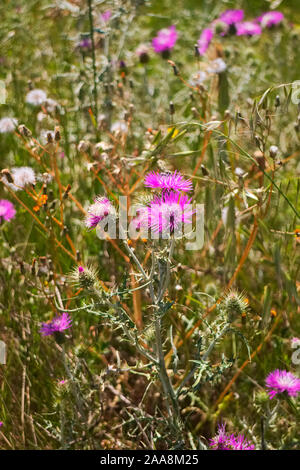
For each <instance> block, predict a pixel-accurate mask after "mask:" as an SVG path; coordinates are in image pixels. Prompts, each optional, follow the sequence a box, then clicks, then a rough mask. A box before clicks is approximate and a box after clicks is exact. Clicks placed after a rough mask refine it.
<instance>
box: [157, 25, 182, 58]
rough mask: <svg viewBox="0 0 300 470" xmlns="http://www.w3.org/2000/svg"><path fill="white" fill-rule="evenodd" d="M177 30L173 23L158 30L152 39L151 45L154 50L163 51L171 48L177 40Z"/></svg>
mask: <svg viewBox="0 0 300 470" xmlns="http://www.w3.org/2000/svg"><path fill="white" fill-rule="evenodd" d="M177 37H178V34H177V31H176V28H175V25H172V26H170V27H169V28H164V29H161V30H160V31H158V33H157V36H156V37H155V38H153V39H152V47H153V49H154V50H155V52H157V53H159V52H164V51H169V50H170V49H173V47H174V46H175V43H176V41H177Z"/></svg>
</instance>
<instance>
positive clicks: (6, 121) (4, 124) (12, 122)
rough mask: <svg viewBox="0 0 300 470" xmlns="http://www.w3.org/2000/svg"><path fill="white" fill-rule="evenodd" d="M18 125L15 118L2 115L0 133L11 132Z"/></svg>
mask: <svg viewBox="0 0 300 470" xmlns="http://www.w3.org/2000/svg"><path fill="white" fill-rule="evenodd" d="M17 125H18V121H17V119H15V118H11V117H4V118H2V119H0V134H5V133H9V132H13V131H14V130H15V128H16V127H17Z"/></svg>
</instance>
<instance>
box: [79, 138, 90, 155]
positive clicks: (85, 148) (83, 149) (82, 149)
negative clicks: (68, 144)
mask: <svg viewBox="0 0 300 470" xmlns="http://www.w3.org/2000/svg"><path fill="white" fill-rule="evenodd" d="M77 149H78V152H80V153H85V152H87V151H88V149H89V143H88V142H86V141H85V140H81V141H80V142H79V144H78V147H77Z"/></svg>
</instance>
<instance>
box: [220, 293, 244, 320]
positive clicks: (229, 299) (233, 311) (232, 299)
mask: <svg viewBox="0 0 300 470" xmlns="http://www.w3.org/2000/svg"><path fill="white" fill-rule="evenodd" d="M222 306H223V308H224V310H225V312H226V314H227V319H228V321H229V322H233V321H234V320H235V319H236V318H238V317H240V316H241V315H242V314H243V313H244V312H245V311H247V309H248V301H247V299H246V297H245V296H244V294H239V293H238V292H235V291H234V290H232V291H230V292H228V294H227V295H226V296H225V297H224V299H223V301H222Z"/></svg>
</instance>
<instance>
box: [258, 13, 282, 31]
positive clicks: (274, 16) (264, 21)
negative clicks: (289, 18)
mask: <svg viewBox="0 0 300 470" xmlns="http://www.w3.org/2000/svg"><path fill="white" fill-rule="evenodd" d="M283 19H284V15H283V13H281V11H268V12H267V13H263V14H262V15H261V16H259V17H258V18H257V20H258V21H259V22H260V24H261V26H262V27H263V28H271V27H272V26H276V25H277V24H279V23H281V22H282V21H283Z"/></svg>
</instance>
